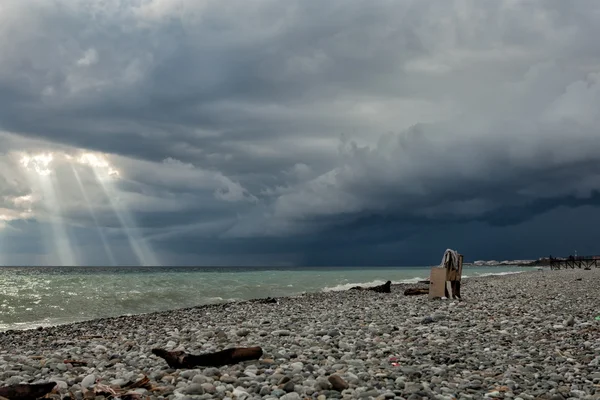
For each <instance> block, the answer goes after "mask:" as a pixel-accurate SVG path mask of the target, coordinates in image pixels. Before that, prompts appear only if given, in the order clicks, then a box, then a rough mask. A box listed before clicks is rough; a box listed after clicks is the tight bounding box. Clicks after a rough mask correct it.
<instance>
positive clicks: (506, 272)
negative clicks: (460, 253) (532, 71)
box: [463, 271, 527, 278]
mask: <svg viewBox="0 0 600 400" xmlns="http://www.w3.org/2000/svg"><path fill="white" fill-rule="evenodd" d="M523 272H527V271H504V272H484V273H481V274H477V273H475V275H463V278H483V277H485V276H503V275H515V274H522V273H523Z"/></svg>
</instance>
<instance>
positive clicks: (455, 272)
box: [429, 249, 464, 299]
mask: <svg viewBox="0 0 600 400" xmlns="http://www.w3.org/2000/svg"><path fill="white" fill-rule="evenodd" d="M463 259H464V257H463V255H462V254H459V253H458V252H457V251H455V250H451V249H447V250H446V251H445V252H444V256H443V257H442V262H441V263H440V265H439V266H438V267H434V268H432V269H431V273H430V276H429V280H430V284H429V298H430V299H439V298H443V297H446V298H449V299H454V298H458V299H460V298H461V296H460V281H461V277H462V268H463Z"/></svg>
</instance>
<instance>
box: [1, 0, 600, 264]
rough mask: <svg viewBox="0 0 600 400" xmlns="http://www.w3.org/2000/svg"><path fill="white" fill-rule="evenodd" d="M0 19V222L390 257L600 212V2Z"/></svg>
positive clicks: (168, 247)
mask: <svg viewBox="0 0 600 400" xmlns="http://www.w3.org/2000/svg"><path fill="white" fill-rule="evenodd" d="M0 7H2V8H1V10H2V12H1V13H0V38H1V39H0V54H2V59H1V60H0V129H1V130H4V131H6V132H11V133H10V134H8V133H5V134H0V146H1V147H0V167H2V169H1V170H0V229H2V228H1V226H2V225H9V226H12V227H13V229H16V230H18V231H19V232H21V234H23V235H25V236H27V235H26V232H29V230H31V229H33V228H32V226H23V225H20V222H19V221H24V220H31V221H34V220H36V221H39V222H40V223H50V222H49V221H55V220H56V219H58V220H61V221H63V222H65V223H66V224H67V225H69V226H71V228H68V229H70V230H69V232H70V233H69V235H68V236H69V237H70V238H71V241H72V242H73V243H72V244H73V246H76V245H77V244H79V245H80V246H89V247H90V248H92V247H93V243H94V241H96V243H98V242H99V241H100V240H101V237H100V236H99V235H100V234H99V233H98V232H100V231H102V232H104V234H105V236H106V237H107V238H108V240H109V241H111V243H114V244H116V243H123V242H122V241H121V242H120V240H121V239H122V238H123V237H124V236H123V235H124V233H123V232H125V231H127V229H129V228H131V227H129V228H127V229H126V227H124V226H123V225H124V222H123V219H124V218H125V217H124V215H125V216H126V217H127V219H128V221H126V225H127V224H130V225H132V226H133V228H131V229H134V231H135V232H137V233H139V235H141V236H142V237H144V238H146V239H147V241H148V243H149V245H150V246H151V247H154V248H156V249H157V252H158V253H162V258H163V259H166V260H175V261H174V262H177V263H188V262H191V263H193V262H195V260H196V261H197V262H201V261H202V260H204V262H218V261H219V260H218V258H217V256H218V254H222V255H223V260H226V262H229V263H236V262H235V260H236V259H237V258H236V257H237V255H239V259H240V260H241V261H240V262H242V263H243V261H248V262H250V263H260V260H261V257H264V258H263V259H264V260H268V262H273V263H286V262H291V263H303V262H305V263H310V264H322V263H334V264H339V263H344V262H346V261H347V262H350V261H352V262H353V263H365V264H369V262H368V260H369V257H371V258H377V257H378V260H379V261H380V262H381V263H394V262H396V261H394V260H397V259H398V254H400V253H402V254H409V253H412V252H413V251H417V249H418V248H420V247H419V246H421V245H420V244H419V241H420V240H430V241H432V242H431V244H430V247H427V249H428V251H438V247H440V246H441V247H444V245H440V244H439V243H440V242H444V241H446V240H447V239H444V238H443V237H438V236H435V235H434V236H432V238H431V239H424V238H423V234H424V233H426V232H430V231H434V230H437V229H443V230H445V231H447V232H454V233H452V234H453V235H455V234H457V233H456V232H462V233H461V234H466V233H465V232H466V231H465V230H464V229H463V227H465V226H469V227H472V228H473V229H476V230H479V231H480V232H483V231H487V230H489V231H490V232H492V231H493V232H498V231H500V230H502V229H508V230H510V229H512V228H513V227H519V228H518V229H526V227H525V225H526V224H528V223H531V224H533V223H534V222H533V221H534V220H537V218H539V217H540V216H544V218H547V219H548V221H549V218H550V217H548V216H552V215H554V214H553V212H554V211H555V210H563V211H561V212H563V213H566V212H570V211H564V210H581V209H586V210H595V208H594V207H596V206H597V203H598V197H597V196H598V194H597V193H598V191H599V190H600V167H599V165H600V156H598V154H600V132H598V128H597V127H598V126H600V125H599V123H600V119H599V113H598V110H599V109H600V48H599V47H598V46H597V44H596V40H595V38H596V37H598V36H599V35H600V21H599V19H600V5H599V4H598V3H597V2H595V1H579V2H577V3H569V4H568V5H567V3H566V2H563V1H531V2H512V1H503V2H495V1H466V2H464V1H439V2H422V1H408V0H407V1H382V2H378V3H376V4H373V3H364V2H355V1H341V0H340V1H330V2H327V3H323V2H319V1H312V0H309V1H289V2H283V3H282V2H278V1H271V0H264V1H258V2H251V3H249V2H246V1H234V2H233V3H229V4H228V6H225V5H224V4H223V3H222V2H218V1H208V0H207V1H196V2H193V1H187V0H169V1H166V0H144V1H129V0H110V1H103V2H100V1H95V0H81V1H76V2H70V1H69V2H67V1H57V2H43V1H33V2H22V1H16V0H8V1H4V2H3V4H2V6H0ZM95 151H98V152H103V153H105V154H104V156H103V157H104V158H103V160H104V159H106V163H107V164H106V166H101V167H98V166H96V167H93V166H90V165H89V163H88V164H86V163H83V164H82V163H81V162H79V161H78V157H79V156H80V155H81V153H82V152H95ZM40 152H54V153H53V154H55V158H54V160H53V161H52V163H51V166H50V167H49V168H50V169H52V171H53V174H52V175H51V176H52V177H53V178H52V180H51V182H52V186H51V187H52V188H53V189H52V190H54V191H56V195H54V197H55V198H56V200H55V201H53V200H52V197H53V195H52V193H51V192H50V193H49V192H48V188H47V187H46V189H44V190H45V191H46V192H44V191H43V190H42V187H41V186H40V184H39V179H38V178H37V177H36V175H35V173H32V169H31V168H33V167H31V166H29V171H28V172H25V171H24V169H23V165H22V163H21V162H20V161H22V157H23V156H24V155H31V154H36V153H40ZM66 155H70V157H71V158H67V157H66ZM71 164H73V165H74V167H73V166H72V165H71ZM109 166H110V167H109ZM109 168H114V169H115V170H118V172H119V175H118V178H116V177H113V178H111V179H110V180H108V181H107V182H109V183H102V182H101V179H100V178H98V176H97V174H98V173H100V174H104V175H106V174H107V173H108V172H110V171H109ZM73 171H76V172H73ZM104 175H103V176H104ZM102 179H104V178H102ZM79 182H81V186H80V184H79ZM46 186H48V185H46ZM54 203H57V204H54ZM556 218H557V219H559V216H556ZM548 224H550V222H548ZM86 229H87V230H86ZM515 229H516V228H515ZM31 232H32V233H31V234H32V235H34V233H33V231H31ZM500 239H502V241H504V243H508V241H507V240H508V239H507V237H506V236H502V237H500ZM434 242H435V243H434ZM475 242H476V240H475V239H473V241H472V242H469V241H460V242H459V243H457V244H459V245H461V246H464V247H469V246H471V249H474V248H475V247H476V245H475V244H474V243H475ZM469 243H473V244H472V245H469ZM32 246H33V245H32ZM478 246H480V247H482V246H483V245H482V244H480V243H479V244H478ZM50 247H51V246H50ZM483 247H485V246H483ZM423 248H425V247H423ZM486 248H487V247H486ZM532 248H533V247H532ZM512 249H513V250H514V252H515V254H516V253H518V254H521V253H522V252H520V251H517V250H515V248H514V247H512ZM536 249H537V247H536ZM443 250H444V249H441V250H439V251H443ZM115 251H116V252H119V253H120V254H121V255H122V259H124V260H127V263H131V262H135V255H132V250H131V249H129V251H128V250H127V246H125V247H124V248H121V249H120V250H118V251H117V250H115ZM467 251H468V250H467ZM79 253H81V251H80V252H79ZM84 253H86V254H90V260H91V259H92V258H95V259H96V260H98V259H101V258H102V257H105V256H103V255H102V254H101V251H96V250H90V249H88V248H86V251H85V252H84ZM126 253H127V254H126ZM92 254H93V255H92ZM186 254H187V255H189V257H188V258H186V257H187V256H186ZM202 254H205V255H206V257H205V258H202V259H200V256H201V255H202ZM158 256H159V258H161V257H160V256H161V254H158ZM533 256H535V254H533ZM82 257H83V256H82ZM132 260H133V261H132ZM336 260H337V261H336ZM90 262H92V261H90ZM167 262H168V261H167ZM223 262H225V261H223Z"/></svg>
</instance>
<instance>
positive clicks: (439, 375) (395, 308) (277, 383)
mask: <svg viewBox="0 0 600 400" xmlns="http://www.w3.org/2000/svg"><path fill="white" fill-rule="evenodd" d="M577 278H582V279H581V280H577ZM598 280H600V269H593V270H592V271H583V270H581V271H578V270H568V271H566V270H563V271H547V272H544V273H539V271H532V272H528V273H525V274H519V275H507V276H502V277H486V278H473V279H465V281H464V282H463V288H462V290H461V291H462V292H463V297H464V299H463V301H462V302H457V301H452V300H445V301H429V300H428V299H427V298H426V296H403V293H402V292H403V289H404V287H403V286H398V287H396V286H393V287H392V293H390V294H378V293H372V292H369V291H346V292H330V293H315V294H306V295H303V296H300V297H297V298H290V299H286V298H281V299H279V304H267V305H264V306H263V305H262V304H258V303H229V304H227V305H226V306H223V305H216V306H210V307H203V308H192V309H185V310H175V311H170V312H165V313H154V314H148V315H142V316H127V317H123V318H115V319H105V320H102V321H101V322H98V321H87V322H82V323H78V324H74V325H64V326H57V327H47V328H44V329H43V330H42V331H37V330H30V331H11V332H8V333H0V386H1V385H7V384H17V383H21V382H46V381H49V380H52V381H54V382H56V383H57V389H58V392H59V393H60V394H56V395H52V396H54V397H51V398H53V399H56V400H58V399H59V398H60V397H61V396H63V397H64V395H66V394H67V392H71V393H73V394H74V396H75V398H76V399H77V400H83V398H84V394H85V393H88V392H89V389H91V388H93V387H94V385H95V384H96V381H98V383H99V384H104V385H112V386H113V387H123V386H125V385H126V384H127V383H128V382H130V381H137V380H139V379H142V378H143V377H144V376H148V377H149V379H150V380H151V384H152V385H153V386H155V387H157V388H160V391H157V392H151V391H148V390H147V389H146V388H138V389H135V390H134V392H135V393H137V394H138V395H140V396H142V397H144V398H145V397H146V396H147V397H148V398H149V399H151V400H159V399H160V400H162V399H165V400H166V399H169V400H175V399H178V400H181V399H189V400H201V399H211V398H215V399H220V400H224V399H231V400H240V399H246V400H249V399H254V398H259V397H262V398H271V399H276V398H283V399H288V400H296V399H303V398H311V399H317V400H326V399H329V398H362V399H377V400H385V399H394V398H397V399H400V398H402V399H406V400H408V399H410V400H417V399H418V400H421V399H422V398H428V399H436V400H450V399H457V400H476V399H482V398H484V397H485V398H489V399H496V398H497V399H501V398H503V399H507V400H534V399H536V398H544V399H545V400H565V399H571V400H573V399H582V400H597V399H600V398H598V394H599V392H598V388H597V387H596V386H595V385H599V384H600V372H598V371H599V370H598V368H599V367H600V343H599V342H600V341H598V335H599V332H600V322H598V321H596V320H595V317H596V316H597V315H599V314H600V312H599V311H598V310H597V305H598V304H600V295H599V293H598V291H597V288H596V285H597V282H598ZM556 282H561V284H560V285H557V284H556ZM315 315H317V316H319V317H318V318H315ZM261 335H262V336H261ZM254 345H260V346H262V347H263V351H264V356H263V358H262V360H260V361H247V362H244V363H241V364H237V365H228V366H223V367H219V368H216V367H208V368H205V367H199V368H197V369H189V370H186V369H183V370H175V369H171V368H169V367H168V366H167V365H166V363H165V362H164V360H162V359H159V358H157V357H156V356H154V355H153V354H151V353H150V349H152V348H154V347H160V348H171V349H175V348H177V349H186V351H188V352H191V353H193V354H200V353H205V352H211V351H218V350H221V349H224V348H228V347H236V346H254ZM178 346H179V347H178ZM3 349H4V350H3ZM63 360H82V361H85V362H86V364H85V365H81V366H80V365H77V364H64V363H63ZM98 386H99V385H98ZM103 397H104V396H103V395H101V394H96V399H97V400H101V399H102V398H103ZM92 399H93V397H92ZM96 399H94V400H96Z"/></svg>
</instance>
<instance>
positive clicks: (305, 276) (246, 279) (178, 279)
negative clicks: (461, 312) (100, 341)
mask: <svg viewBox="0 0 600 400" xmlns="http://www.w3.org/2000/svg"><path fill="white" fill-rule="evenodd" d="M429 270H430V267H385V268H382V267H361V268H340V267H336V268H323V267H318V268H317V267H315V268H237V267H227V268H204V267H203V268H190V267H160V268H158V267H154V268H131V267H128V268H110V267H107V268H97V267H69V268H64V267H20V268H14V267H0V331H2V330H7V329H27V328H33V327H37V326H47V325H56V324H62V323H69V322H75V321H83V320H89V319H94V318H101V317H111V316H119V315H128V314H141V313H147V312H153V311H164V310H170V309H175V308H184V307H192V306H197V305H202V304H211V303H219V302H225V301H235V300H247V299H254V298H262V297H268V296H270V297H280V296H294V295H300V294H302V293H306V292H319V291H330V290H345V289H349V288H350V287H352V286H356V285H376V284H382V283H384V282H385V281H387V280H391V281H392V282H394V283H411V282H417V281H418V280H422V279H426V278H427V277H428V276H429ZM527 270H531V268H521V267H469V268H468V267H465V269H464V270H463V277H471V276H485V275H496V274H508V273H516V272H522V271H527Z"/></svg>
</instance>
